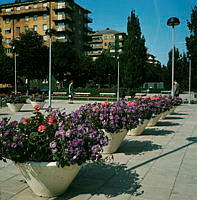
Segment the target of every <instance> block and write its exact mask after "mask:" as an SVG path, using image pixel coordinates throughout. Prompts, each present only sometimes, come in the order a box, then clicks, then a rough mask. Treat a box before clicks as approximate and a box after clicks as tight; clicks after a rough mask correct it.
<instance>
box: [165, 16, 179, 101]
mask: <svg viewBox="0 0 197 200" xmlns="http://www.w3.org/2000/svg"><path fill="white" fill-rule="evenodd" d="M179 24H180V21H179V19H178V18H176V17H171V18H169V19H168V21H167V25H168V26H172V91H171V95H172V97H174V84H173V83H174V27H175V26H177V25H179Z"/></svg>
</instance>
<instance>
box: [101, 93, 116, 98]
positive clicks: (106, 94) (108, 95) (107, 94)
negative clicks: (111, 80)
mask: <svg viewBox="0 0 197 200" xmlns="http://www.w3.org/2000/svg"><path fill="white" fill-rule="evenodd" d="M99 95H100V96H102V97H115V96H116V93H111V92H104V93H99Z"/></svg>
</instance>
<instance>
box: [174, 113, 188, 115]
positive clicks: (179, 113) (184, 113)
mask: <svg viewBox="0 0 197 200" xmlns="http://www.w3.org/2000/svg"><path fill="white" fill-rule="evenodd" d="M172 115H189V114H187V113H176V112H175V113H172Z"/></svg>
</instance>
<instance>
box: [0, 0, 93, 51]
mask: <svg viewBox="0 0 197 200" xmlns="http://www.w3.org/2000/svg"><path fill="white" fill-rule="evenodd" d="M90 13H91V12H90V11H89V10H87V9H85V8H83V7H81V6H80V5H78V4H77V3H75V2H74V0H15V1H14V0H13V3H8V4H2V5H0V30H1V33H2V35H3V43H4V44H5V48H6V53H7V55H9V54H10V55H11V46H10V43H11V41H12V40H13V39H15V38H17V37H19V34H20V33H22V32H25V31H27V30H29V29H32V30H34V31H37V32H38V34H40V35H42V36H43V38H44V40H45V41H46V43H47V42H48V39H49V38H48V36H47V35H46V33H45V32H46V30H47V29H54V30H56V34H55V35H54V36H52V40H61V41H63V42H72V44H73V45H74V47H75V48H76V50H77V51H78V53H79V54H84V53H85V50H86V49H87V48H88V39H89V37H88V35H89V33H90V32H91V31H92V30H91V28H89V26H88V24H89V23H92V19H91V18H89V17H88V14H90Z"/></svg>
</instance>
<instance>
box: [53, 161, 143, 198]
mask: <svg viewBox="0 0 197 200" xmlns="http://www.w3.org/2000/svg"><path fill="white" fill-rule="evenodd" d="M140 187H141V185H140V183H139V175H138V174H137V173H135V172H134V171H131V170H129V169H128V168H127V166H126V165H124V164H87V165H86V166H85V167H83V168H82V169H81V170H80V172H79V174H78V176H77V177H76V179H75V180H74V181H73V183H72V184H71V186H70V187H69V189H68V190H67V192H66V193H65V194H64V195H62V196H60V197H56V198H54V199H53V200H65V199H70V198H77V196H78V195H81V194H86V195H95V196H96V195H102V194H103V195H104V196H106V197H116V196H118V195H121V194H137V195H140V194H142V193H143V191H139V190H141V188H140Z"/></svg>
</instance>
